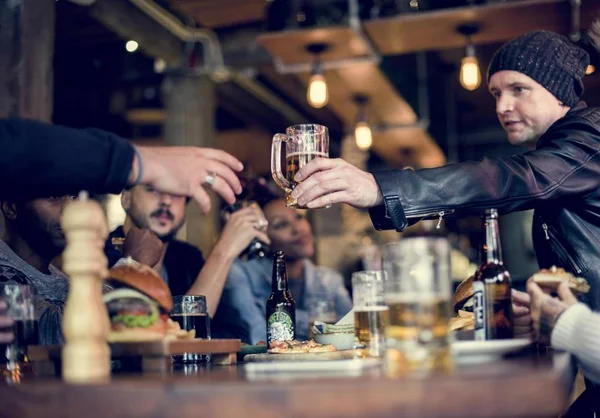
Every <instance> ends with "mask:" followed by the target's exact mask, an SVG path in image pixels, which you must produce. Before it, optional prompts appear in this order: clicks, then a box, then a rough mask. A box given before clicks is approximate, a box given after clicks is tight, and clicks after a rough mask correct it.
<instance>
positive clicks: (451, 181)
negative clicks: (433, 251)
mask: <svg viewBox="0 0 600 418" xmlns="http://www.w3.org/2000/svg"><path fill="white" fill-rule="evenodd" d="M564 119H565V120H563V121H561V122H557V123H556V124H555V125H554V126H553V127H551V129H550V130H549V131H548V132H546V134H544V136H543V138H542V139H540V142H539V144H538V149H537V150H535V151H530V152H527V153H525V154H522V155H514V156H511V157H508V158H496V159H483V160H481V161H479V162H465V163H459V164H452V165H447V166H444V167H439V168H432V169H424V170H417V171H412V170H392V171H388V172H384V173H376V174H374V175H373V174H370V173H365V172H363V171H361V170H359V169H358V168H356V167H354V166H352V165H350V164H348V163H346V162H345V161H343V160H339V159H332V160H330V159H325V158H317V159H315V160H313V161H311V162H310V163H309V164H307V165H306V166H304V167H303V168H302V169H301V170H300V171H299V172H298V173H297V174H296V177H295V179H296V180H302V183H301V184H299V185H298V186H296V187H295V189H294V192H293V193H292V196H293V197H294V198H296V199H297V200H298V203H299V204H300V205H303V206H304V205H306V206H308V207H309V208H315V207H322V206H325V205H327V204H333V203H340V202H342V203H347V204H350V205H352V206H355V207H359V208H371V209H370V214H371V218H372V220H373V224H374V225H375V227H376V228H377V229H393V228H395V229H397V230H399V231H401V230H403V229H404V228H406V227H407V226H408V225H409V219H411V218H412V219H413V222H414V221H417V220H419V219H423V218H435V217H441V216H445V215H449V214H452V213H461V214H463V215H471V214H480V213H481V211H482V210H483V209H486V208H491V207H493V208H497V209H498V211H499V212H500V213H508V212H512V211H516V210H526V209H530V208H532V207H533V206H534V205H535V203H536V202H539V201H543V200H555V199H559V198H562V197H565V196H582V195H585V194H586V193H590V192H595V191H596V189H597V182H596V181H595V180H594V179H597V178H600V156H599V146H600V134H599V133H598V128H597V127H594V126H592V125H591V124H590V123H589V122H588V121H587V120H586V119H583V117H571V118H564ZM442 212H443V213H442Z"/></svg>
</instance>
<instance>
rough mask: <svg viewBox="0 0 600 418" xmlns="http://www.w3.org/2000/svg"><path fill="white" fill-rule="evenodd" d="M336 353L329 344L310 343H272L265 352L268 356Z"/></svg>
mask: <svg viewBox="0 0 600 418" xmlns="http://www.w3.org/2000/svg"><path fill="white" fill-rule="evenodd" d="M332 351H337V350H336V348H335V347H334V346H333V345H331V344H319V343H316V342H315V341H313V340H310V341H297V340H292V341H273V342H272V343H271V345H270V346H269V350H267V352H268V353H269V354H306V353H329V352H332Z"/></svg>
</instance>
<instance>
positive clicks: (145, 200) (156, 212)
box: [122, 185, 186, 242]
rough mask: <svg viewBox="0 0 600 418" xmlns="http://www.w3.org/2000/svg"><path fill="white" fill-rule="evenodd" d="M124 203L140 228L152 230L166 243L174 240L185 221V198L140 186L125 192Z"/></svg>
mask: <svg viewBox="0 0 600 418" xmlns="http://www.w3.org/2000/svg"><path fill="white" fill-rule="evenodd" d="M122 203H123V208H124V209H125V212H127V214H128V215H129V216H130V217H131V220H132V221H133V223H134V224H135V225H136V226H137V227H138V228H148V229H150V230H151V231H152V232H154V233H155V234H156V235H157V236H158V237H159V238H160V239H161V240H162V241H164V242H167V241H170V240H171V239H173V238H174V237H175V235H176V234H177V231H179V230H180V229H181V227H182V226H183V223H184V221H185V207H186V198H185V196H176V195H172V194H169V193H160V192H157V191H156V190H154V189H152V188H150V187H149V186H144V185H140V186H136V187H134V188H133V189H132V190H129V191H126V192H123V199H122Z"/></svg>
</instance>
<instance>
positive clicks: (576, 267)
mask: <svg viewBox="0 0 600 418" xmlns="http://www.w3.org/2000/svg"><path fill="white" fill-rule="evenodd" d="M542 229H543V230H544V235H545V236H546V241H550V234H552V232H551V231H550V229H549V228H548V225H547V224H546V223H545V222H544V223H542ZM550 247H551V248H552V249H553V250H556V252H557V253H558V256H559V257H560V258H561V259H562V260H563V261H566V262H567V263H569V264H570V265H571V268H572V269H573V271H575V273H577V274H581V273H582V272H583V269H582V268H581V265H580V264H579V263H578V262H577V260H575V258H574V257H573V256H571V255H570V254H569V252H568V251H567V250H566V249H565V247H563V245H562V244H561V243H560V241H559V240H557V239H553V240H552V242H551V243H550Z"/></svg>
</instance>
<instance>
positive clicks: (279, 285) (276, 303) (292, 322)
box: [266, 251, 296, 345]
mask: <svg viewBox="0 0 600 418" xmlns="http://www.w3.org/2000/svg"><path fill="white" fill-rule="evenodd" d="M271 287H272V292H271V295H270V296H269V299H267V315H266V320H267V344H268V345H271V343H272V342H273V341H291V340H294V339H296V303H295V302H294V298H292V294H291V293H290V291H289V290H288V281H287V272H286V269H285V253H284V252H283V251H277V252H276V253H275V258H274V260H273V278H272V283H271Z"/></svg>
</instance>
